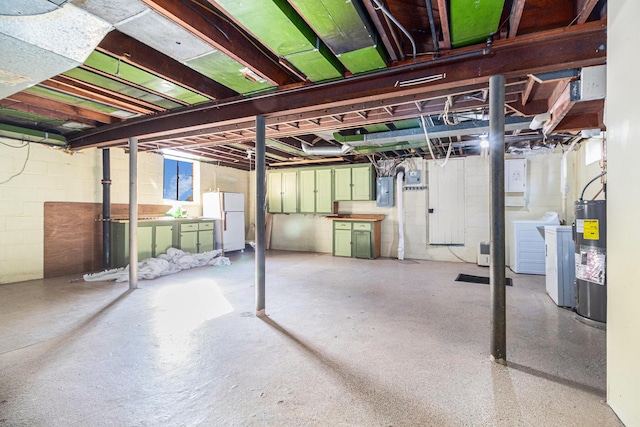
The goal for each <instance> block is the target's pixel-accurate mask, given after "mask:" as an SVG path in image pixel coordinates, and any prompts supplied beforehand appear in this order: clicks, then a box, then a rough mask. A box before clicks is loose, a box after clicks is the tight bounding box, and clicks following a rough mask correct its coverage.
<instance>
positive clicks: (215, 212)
mask: <svg viewBox="0 0 640 427" xmlns="http://www.w3.org/2000/svg"><path fill="white" fill-rule="evenodd" d="M202 216H204V217H206V218H213V219H215V220H216V221H215V225H214V233H215V245H216V246H215V247H216V249H222V250H223V251H224V252H229V251H238V250H244V245H245V241H244V194H242V193H227V192H219V191H214V192H209V193H203V194H202Z"/></svg>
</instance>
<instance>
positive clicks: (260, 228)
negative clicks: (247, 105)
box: [256, 116, 266, 316]
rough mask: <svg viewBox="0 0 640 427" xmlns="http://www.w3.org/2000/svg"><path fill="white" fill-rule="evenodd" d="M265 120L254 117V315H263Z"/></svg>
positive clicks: (261, 117) (262, 117) (260, 117)
mask: <svg viewBox="0 0 640 427" xmlns="http://www.w3.org/2000/svg"><path fill="white" fill-rule="evenodd" d="M265 132H266V130H265V118H264V116H256V315H257V316H264V314H265V311H264V310H265V273H264V270H265V246H266V224H265V219H266V211H265V178H266V172H265V169H266V161H265V151H266V140H265Z"/></svg>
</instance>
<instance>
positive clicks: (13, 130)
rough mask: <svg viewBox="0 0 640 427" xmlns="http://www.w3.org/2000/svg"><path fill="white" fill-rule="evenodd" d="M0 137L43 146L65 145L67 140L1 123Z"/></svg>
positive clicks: (51, 134) (52, 134)
mask: <svg viewBox="0 0 640 427" xmlns="http://www.w3.org/2000/svg"><path fill="white" fill-rule="evenodd" d="M1 137H5V138H11V139H19V140H22V141H28V142H38V143H43V144H53V145H60V146H63V145H67V139H66V138H65V137H64V136H62V135H57V134H54V133H49V132H43V131H40V130H35V129H29V128H23V127H18V126H11V125H5V124H2V123H0V138H1Z"/></svg>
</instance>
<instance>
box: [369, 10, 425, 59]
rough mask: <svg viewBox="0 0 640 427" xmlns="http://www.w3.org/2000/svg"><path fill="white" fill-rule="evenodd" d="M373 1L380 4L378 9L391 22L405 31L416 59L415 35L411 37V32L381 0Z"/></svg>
mask: <svg viewBox="0 0 640 427" xmlns="http://www.w3.org/2000/svg"><path fill="white" fill-rule="evenodd" d="M373 2H374V3H375V4H376V6H378V9H380V10H381V11H382V13H384V14H385V15H387V17H388V18H389V19H390V20H391V22H393V23H394V24H396V27H398V28H399V29H400V31H402V32H403V33H404V35H405V36H407V38H408V39H409V41H410V42H411V50H412V52H413V59H416V42H415V41H413V37H411V34H409V32H408V31H407V30H406V29H405V28H404V27H403V26H402V24H400V22H398V20H397V19H396V18H394V17H393V15H392V14H391V12H389V11H388V10H387V9H385V7H384V6H383V5H382V3H380V1H379V0H373Z"/></svg>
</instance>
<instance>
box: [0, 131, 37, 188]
mask: <svg viewBox="0 0 640 427" xmlns="http://www.w3.org/2000/svg"><path fill="white" fill-rule="evenodd" d="M0 142H1V141H0ZM1 143H2V145H6V146H7V147H11V148H24V147H27V157H26V158H25V159H24V164H23V165H22V168H21V169H20V171H19V172H18V173H16V174H14V175H11V176H10V177H9V178H8V179H6V180H4V181H1V182H0V185H2V184H6V183H7V182H9V181H11V180H12V179H13V178H15V177H17V176H19V175H20V174H22V172H24V170H25V168H26V167H27V162H28V161H29V156H30V155H31V144H30V143H29V142H25V143H24V144H23V145H21V146H20V147H16V146H13V145H10V144H7V143H6V142H1Z"/></svg>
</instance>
